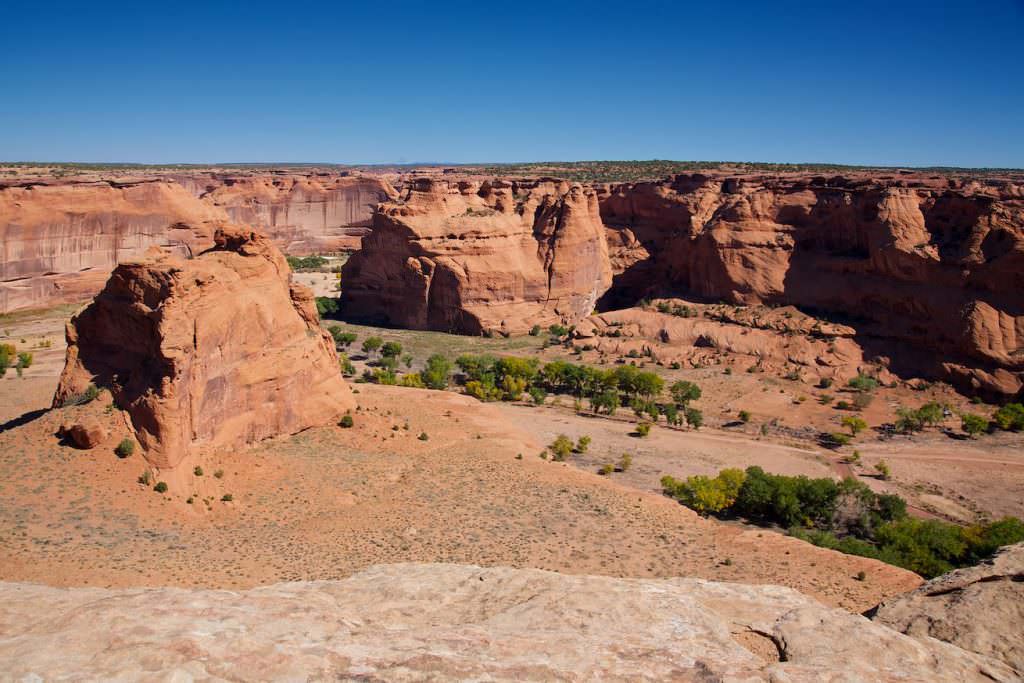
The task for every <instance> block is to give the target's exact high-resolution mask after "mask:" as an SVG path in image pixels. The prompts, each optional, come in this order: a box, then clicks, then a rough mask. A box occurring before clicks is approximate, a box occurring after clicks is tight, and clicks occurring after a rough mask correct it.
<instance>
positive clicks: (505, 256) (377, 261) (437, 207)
mask: <svg viewBox="0 0 1024 683" xmlns="http://www.w3.org/2000/svg"><path fill="white" fill-rule="evenodd" d="M372 227H373V230H372V232H371V234H370V235H368V236H367V237H364V238H363V242H362V250H361V251H360V252H358V253H356V254H355V255H353V257H352V258H351V259H349V261H348V262H347V263H346V264H345V266H344V269H343V271H342V282H343V285H342V308H343V310H344V312H345V314H346V315H347V316H349V317H351V318H354V319H363V320H368V321H373V322H378V323H385V324H390V325H397V326H400V327H405V328H412V329H431V330H441V331H446V332H459V333H466V334H480V333H485V332H498V333H515V332H525V331H527V330H529V329H530V328H531V327H532V326H533V325H535V324H539V325H542V326H546V325H550V324H553V323H564V322H575V321H576V320H579V319H580V318H581V317H582V316H584V315H587V314H589V313H590V312H591V311H592V310H593V308H594V304H595V303H596V301H597V299H598V297H599V296H600V295H601V294H602V293H603V292H604V291H605V290H607V289H608V287H609V285H610V284H611V275H612V274H611V268H610V265H609V261H608V247H607V244H606V242H605V231H604V227H603V226H602V224H601V220H600V217H599V215H598V204H597V196H596V195H595V193H594V192H593V191H592V190H590V189H587V188H585V187H582V186H580V185H572V184H569V183H565V182H560V181H538V182H531V183H523V184H520V183H510V182H504V181H497V180H496V181H492V182H484V183H476V182H470V181H461V182H447V181H439V180H430V179H420V180H417V181H415V182H414V183H412V185H411V186H410V187H409V188H408V190H407V191H406V193H405V194H404V195H403V196H402V198H401V199H399V200H397V201H394V202H390V203H387V204H384V205H382V206H381V207H380V208H379V210H378V211H377V213H376V214H374V217H373V226H372Z"/></svg>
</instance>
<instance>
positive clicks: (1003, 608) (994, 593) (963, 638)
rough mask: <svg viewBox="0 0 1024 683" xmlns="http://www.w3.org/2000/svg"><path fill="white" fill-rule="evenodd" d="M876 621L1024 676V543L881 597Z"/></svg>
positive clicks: (876, 609) (876, 612) (872, 613)
mask: <svg viewBox="0 0 1024 683" xmlns="http://www.w3.org/2000/svg"><path fill="white" fill-rule="evenodd" d="M870 614H871V617H872V619H874V620H875V621H876V622H877V623H880V624H884V625H886V626H889V627H890V628H894V629H896V630H898V631H900V632H901V633H906V634H907V635H910V636H914V637H915V638H928V637H930V638H937V639H938V640H942V641H945V642H947V643H952V644H953V645H956V646H958V647H961V648H963V649H965V650H970V651H971V652H977V653H978V654H981V655H985V656H986V657H990V658H992V659H998V660H1002V661H1003V662H1005V663H1006V664H1007V665H1009V666H1010V667H1012V668H1013V669H1014V670H1015V671H1016V672H1017V675H1018V676H1019V677H1020V679H1022V680H1024V543H1018V544H1017V545H1012V546H1008V547H1006V548H1004V549H1003V550H1002V551H1000V552H999V553H998V554H997V555H996V556H995V557H994V558H992V559H991V560H989V561H988V562H983V563H981V564H979V565H977V566H975V567H967V568H965V569H957V570H956V571H952V572H950V573H948V574H943V575H942V576H939V577H937V578H935V579H932V580H931V581H929V582H927V583H925V584H923V585H922V586H921V587H920V588H918V589H916V590H914V591H911V592H910V593H906V594H904V595H900V596H896V597H894V598H891V599H889V600H886V601H884V602H883V603H882V604H880V605H879V606H878V607H876V608H875V609H873V610H871V612H870Z"/></svg>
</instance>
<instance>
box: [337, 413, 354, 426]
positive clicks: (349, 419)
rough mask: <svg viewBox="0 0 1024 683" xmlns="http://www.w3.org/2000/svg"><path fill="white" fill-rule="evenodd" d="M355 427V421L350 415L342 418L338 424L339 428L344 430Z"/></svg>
mask: <svg viewBox="0 0 1024 683" xmlns="http://www.w3.org/2000/svg"><path fill="white" fill-rule="evenodd" d="M354 425H355V420H353V419H352V416H351V415H349V414H348V413H346V414H344V415H342V416H341V420H340V421H339V422H338V426H339V427H342V428H344V429H351V428H352V427H353V426H354Z"/></svg>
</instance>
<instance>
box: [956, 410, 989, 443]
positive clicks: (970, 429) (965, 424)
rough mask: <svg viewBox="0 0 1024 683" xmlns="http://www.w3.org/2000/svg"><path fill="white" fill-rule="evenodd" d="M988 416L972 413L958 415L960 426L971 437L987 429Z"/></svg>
mask: <svg viewBox="0 0 1024 683" xmlns="http://www.w3.org/2000/svg"><path fill="white" fill-rule="evenodd" d="M988 424H989V422H988V418H986V417H982V416H981V415H975V414H973V413H963V414H962V415H960V428H961V429H963V430H964V431H965V432H967V433H968V434H969V435H970V436H971V438H974V437H976V436H977V435H978V434H982V433H984V432H986V431H988Z"/></svg>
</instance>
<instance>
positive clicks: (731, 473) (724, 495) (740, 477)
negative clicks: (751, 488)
mask: <svg viewBox="0 0 1024 683" xmlns="http://www.w3.org/2000/svg"><path fill="white" fill-rule="evenodd" d="M745 479H746V475H745V474H744V472H743V471H742V470H738V469H726V470H722V471H721V472H719V473H718V476H716V477H714V478H712V477H707V476H704V475H697V476H692V477H687V478H686V481H678V480H676V479H674V478H672V477H670V476H665V477H662V479H661V486H662V490H663V491H664V492H665V493H666V494H668V495H670V496H672V497H673V498H675V499H677V500H678V501H679V502H681V503H682V504H683V505H685V506H687V507H688V508H690V509H692V510H695V511H696V512H699V513H701V514H708V513H712V514H718V513H720V512H723V511H725V510H727V509H729V508H730V507H732V505H733V504H734V503H735V502H736V499H737V497H738V496H739V492H740V489H741V488H742V486H743V482H744V480H745Z"/></svg>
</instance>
